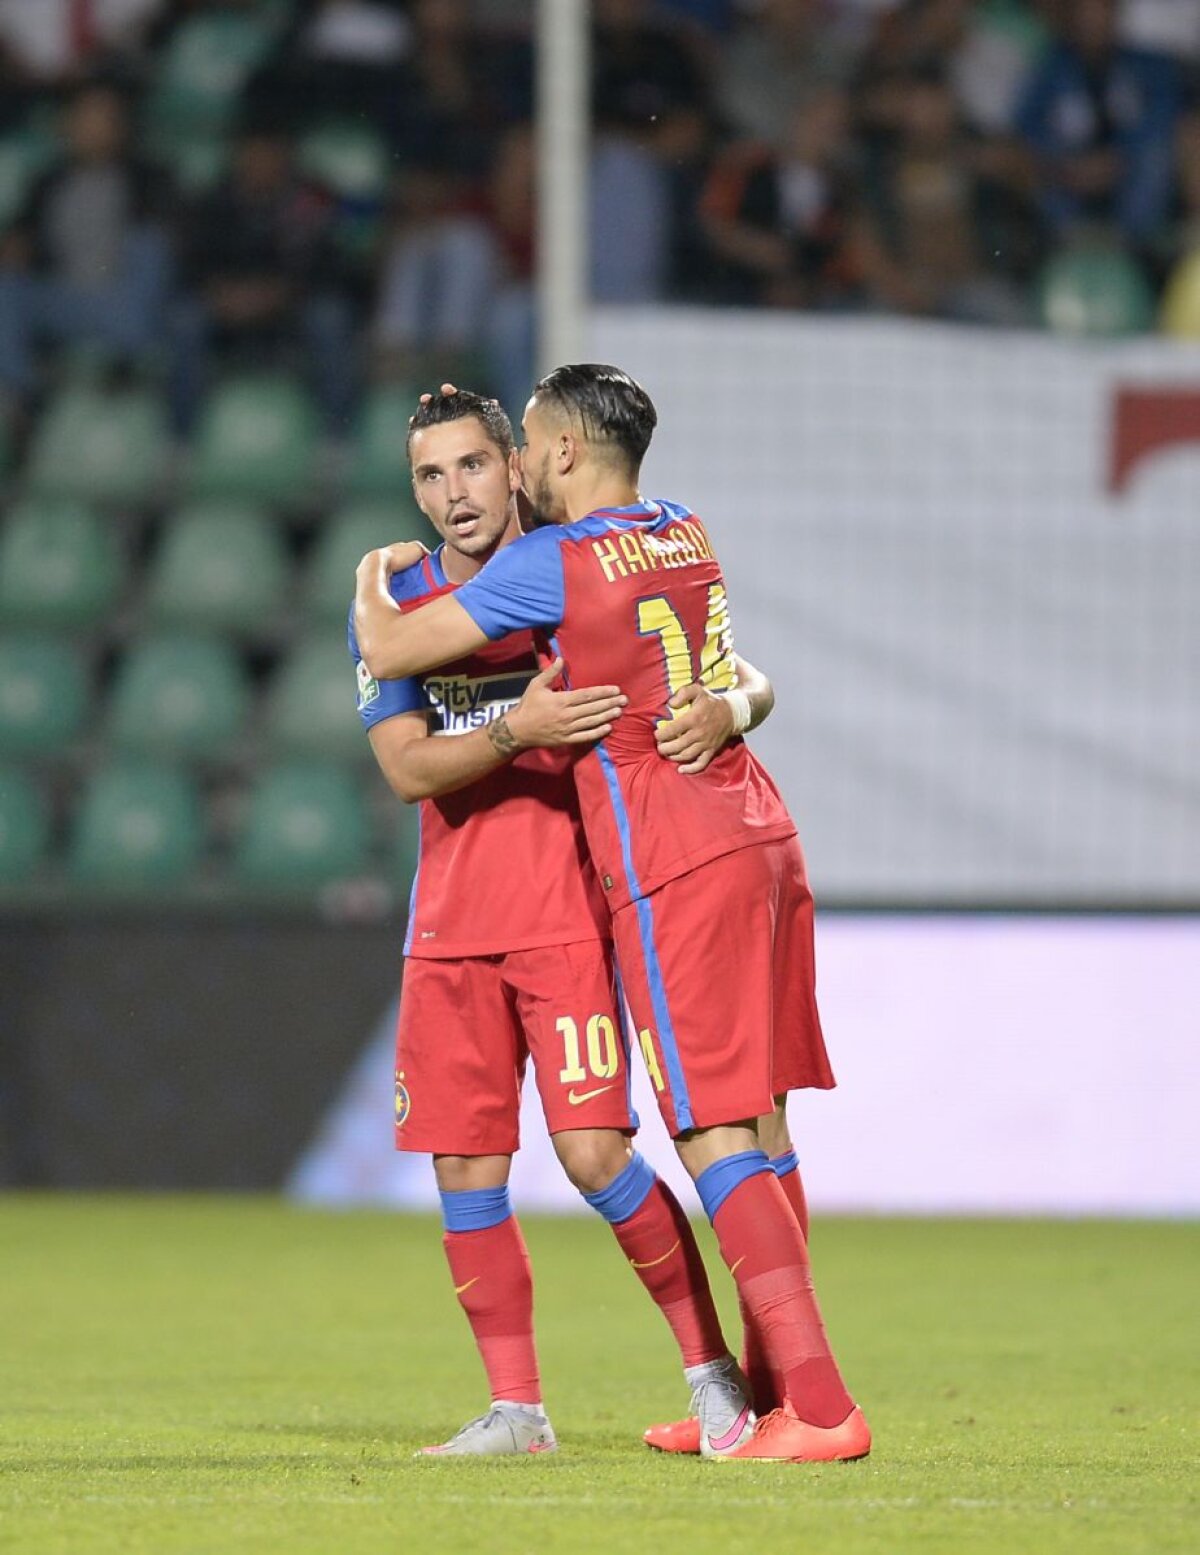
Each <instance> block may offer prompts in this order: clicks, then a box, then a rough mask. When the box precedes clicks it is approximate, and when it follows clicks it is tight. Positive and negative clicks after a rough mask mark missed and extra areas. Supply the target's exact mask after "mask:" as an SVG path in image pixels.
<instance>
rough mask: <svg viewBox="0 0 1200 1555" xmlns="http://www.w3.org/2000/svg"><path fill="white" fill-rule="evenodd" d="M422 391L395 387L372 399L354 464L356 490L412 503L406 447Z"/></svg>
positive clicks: (357, 441)
mask: <svg viewBox="0 0 1200 1555" xmlns="http://www.w3.org/2000/svg"><path fill="white" fill-rule="evenodd" d="M420 392H421V391H420V388H419V387H418V386H414V385H410V384H391V385H389V386H387V387H386V388H381V389H376V390H375V391H374V392H373V393H372V394H371V395H369V396H368V398H367V402H366V404H365V405H364V406H363V410H362V415H361V418H360V420H359V426H358V435H357V437H356V438H355V442H354V451H353V455H352V457H351V461H350V471H349V486H350V489H351V490H352V491H354V492H356V493H360V494H370V495H372V496H407V497H409V498H410V500H411V495H412V475H411V473H410V471H409V468H408V454H407V451H406V444H407V441H408V420H409V417H410V416H411V415H412V413H413V411H414V410H415V409H416V406H417V401H418V397H419V395H420Z"/></svg>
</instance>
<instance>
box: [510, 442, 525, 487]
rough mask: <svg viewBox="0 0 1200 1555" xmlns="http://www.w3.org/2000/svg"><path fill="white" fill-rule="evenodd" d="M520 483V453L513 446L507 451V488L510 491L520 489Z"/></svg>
mask: <svg viewBox="0 0 1200 1555" xmlns="http://www.w3.org/2000/svg"><path fill="white" fill-rule="evenodd" d="M522 484H523V482H522V480H521V455H520V454H519V453H518V452H517V450H516V449H515V448H511V449H509V453H508V489H509V491H512V492H517V491H520V489H521V486H522Z"/></svg>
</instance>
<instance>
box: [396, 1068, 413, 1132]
mask: <svg viewBox="0 0 1200 1555" xmlns="http://www.w3.org/2000/svg"><path fill="white" fill-rule="evenodd" d="M411 1106H412V1101H411V1099H410V1097H409V1094H408V1087H407V1086H406V1085H405V1083H404V1071H403V1069H397V1070H396V1127H397V1128H403V1126H404V1124H405V1122H406V1121H407V1119H408V1113H409V1108H410V1107H411Z"/></svg>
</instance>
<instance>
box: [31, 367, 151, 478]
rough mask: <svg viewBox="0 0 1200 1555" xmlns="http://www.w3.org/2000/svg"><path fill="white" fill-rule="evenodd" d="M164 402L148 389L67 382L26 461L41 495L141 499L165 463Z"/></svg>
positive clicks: (43, 423) (49, 411)
mask: <svg viewBox="0 0 1200 1555" xmlns="http://www.w3.org/2000/svg"><path fill="white" fill-rule="evenodd" d="M167 446H168V445H167V425H166V415H165V412H164V409H163V404H162V401H161V400H160V399H159V398H158V396H157V395H155V394H154V393H152V392H151V391H150V390H148V389H136V388H135V389H122V390H119V391H117V392H105V391H102V390H101V389H99V388H97V387H95V386H94V385H88V384H74V385H71V386H70V387H68V388H65V389H64V390H63V391H62V392H61V393H60V394H59V395H58V397H57V398H56V399H55V401H54V402H53V404H52V405H51V406H50V407H49V409H48V410H47V411H46V412H45V414H44V415H43V416H42V418H41V421H40V422H39V423H38V428H37V433H36V435H35V437H34V443H33V449H32V451H31V454H30V462H29V489H30V490H31V491H33V492H35V493H36V494H37V495H39V496H48V497H78V498H82V499H83V500H84V501H89V502H116V503H135V504H137V503H144V502H147V501H149V500H150V499H151V498H152V497H153V496H154V494H155V492H156V490H157V489H158V487H159V485H160V483H161V481H162V479H163V475H164V473H165V468H166V457H167Z"/></svg>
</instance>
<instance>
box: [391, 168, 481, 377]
mask: <svg viewBox="0 0 1200 1555" xmlns="http://www.w3.org/2000/svg"><path fill="white" fill-rule="evenodd" d="M455 173H456V168H455V166H454V164H453V162H451V163H450V164H448V165H445V164H443V165H439V164H437V163H429V162H426V163H423V164H421V165H411V166H408V167H406V168H404V170H403V171H402V172H401V173H400V174H399V175H398V176H397V178H396V180H395V193H394V200H393V210H392V221H391V227H390V231H389V234H388V237H387V240H386V244H385V250H384V257H383V264H382V267H381V273H380V285H379V299H378V304H377V307H376V311H375V317H374V322H373V324H372V329H371V334H372V343H373V346H374V356H375V364H376V367H377V368H378V369H379V370H380V371H381V372H382V373H383V374H384V375H385V376H388V377H407V378H414V377H420V376H421V375H422V374H427V373H429V372H433V373H435V376H436V373H437V372H438V371H440V372H441V376H442V377H443V378H445V377H446V376H448V375H450V374H451V372H452V368H451V367H450V366H447V365H444V364H445V360H446V358H447V357H459V356H461V355H462V353H464V352H467V351H469V350H471V349H472V348H473V347H475V346H477V345H478V343H479V341H480V340H481V338H482V336H483V332H484V330H485V328H486V325H487V322H488V311H489V308H490V306H491V303H492V300H493V297H494V295H495V291H496V287H497V285H498V283H499V275H500V256H499V254H498V252H497V245H496V242H495V239H494V236H493V233H492V232H491V231H490V230H489V226H488V223H487V221H486V219H485V217H484V215H483V214H482V213H481V211H480V210H479V209H478V207H477V204H475V203H474V202H472V201H470V200H469V199H468V197H467V192H466V190H465V189H464V188H463V186H462V184H461V181H460V180H458V179H456V177H455ZM439 361H440V362H441V363H442V364H443V365H441V366H440V367H439V366H438V363H439ZM453 371H455V372H459V373H460V375H462V369H461V367H455V368H453Z"/></svg>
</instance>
